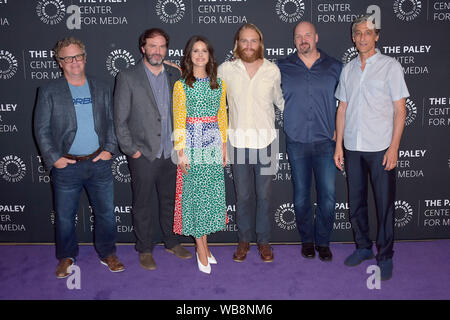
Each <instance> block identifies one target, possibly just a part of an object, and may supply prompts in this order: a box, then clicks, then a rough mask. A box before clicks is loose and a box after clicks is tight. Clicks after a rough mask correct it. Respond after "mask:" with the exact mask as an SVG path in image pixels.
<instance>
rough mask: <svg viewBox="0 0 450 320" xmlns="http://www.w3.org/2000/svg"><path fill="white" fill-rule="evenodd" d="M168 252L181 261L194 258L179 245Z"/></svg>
mask: <svg viewBox="0 0 450 320" xmlns="http://www.w3.org/2000/svg"><path fill="white" fill-rule="evenodd" d="M166 251H167V252H170V253H172V254H174V255H175V256H177V257H178V258H181V259H190V258H192V253H190V252H189V251H188V250H187V249H186V248H184V247H183V246H182V245H180V244H177V245H176V246H175V247H173V248H171V249H166Z"/></svg>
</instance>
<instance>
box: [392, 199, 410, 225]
mask: <svg viewBox="0 0 450 320" xmlns="http://www.w3.org/2000/svg"><path fill="white" fill-rule="evenodd" d="M412 218H413V209H412V207H411V205H410V204H409V203H408V202H406V201H403V200H397V201H395V226H396V227H397V228H403V227H404V226H406V225H407V224H408V223H410V222H411V220H412Z"/></svg>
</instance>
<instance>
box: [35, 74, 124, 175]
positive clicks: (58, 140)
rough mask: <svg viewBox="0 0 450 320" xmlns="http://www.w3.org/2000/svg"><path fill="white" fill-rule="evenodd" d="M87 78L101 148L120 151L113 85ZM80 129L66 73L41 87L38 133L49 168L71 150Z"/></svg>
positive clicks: (39, 142)
mask: <svg viewBox="0 0 450 320" xmlns="http://www.w3.org/2000/svg"><path fill="white" fill-rule="evenodd" d="M87 80H88V84H89V90H90V92H91V98H92V109H93V114H94V126H95V132H96V133H97V135H98V140H99V141H98V142H99V145H100V148H101V150H102V151H109V152H111V153H112V154H114V153H117V152H118V148H117V140H116V137H115V134H114V120H113V101H112V91H111V88H110V87H109V86H108V85H107V84H106V83H104V82H102V81H100V80H97V79H95V78H92V77H90V76H87ZM76 132H77V118H76V114H75V106H74V105H73V100H72V95H71V93H70V89H69V85H68V83H67V80H66V78H65V77H64V76H62V77H61V78H59V79H57V80H54V81H51V82H49V83H47V84H46V85H44V86H42V87H40V88H39V93H38V99H37V105H36V109H35V114H34V134H35V137H36V140H37V143H38V146H39V149H40V151H41V154H42V157H43V160H44V164H45V166H46V168H47V169H50V168H51V167H52V166H53V164H54V163H55V161H57V160H58V159H59V158H61V157H62V156H63V155H65V154H67V153H68V152H69V149H70V147H71V146H72V143H73V140H74V139H75V134H76Z"/></svg>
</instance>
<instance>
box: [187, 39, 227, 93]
mask: <svg viewBox="0 0 450 320" xmlns="http://www.w3.org/2000/svg"><path fill="white" fill-rule="evenodd" d="M198 41H201V42H203V43H204V44H205V45H206V47H207V48H208V53H209V59H208V63H207V64H206V73H207V74H208V77H209V85H210V87H211V89H218V88H219V83H218V82H217V61H216V58H215V57H214V49H213V47H212V45H211V43H210V42H209V40H208V39H207V38H205V37H203V36H193V37H191V38H190V39H189V40H188V42H187V44H186V48H185V49H184V57H183V59H182V60H181V77H182V78H183V79H184V82H186V84H187V85H188V86H189V87H191V88H193V87H194V82H195V81H196V80H195V77H194V64H193V63H192V59H191V55H192V49H193V47H194V44H195V43H196V42H198Z"/></svg>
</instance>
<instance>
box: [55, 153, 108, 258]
mask: <svg viewBox="0 0 450 320" xmlns="http://www.w3.org/2000/svg"><path fill="white" fill-rule="evenodd" d="M51 175H52V183H53V191H54V206H55V211H56V258H57V259H63V258H75V257H76V256H77V255H78V240H77V235H76V229H75V216H76V214H77V211H78V206H79V201H80V194H81V191H82V189H83V187H84V188H85V189H86V191H87V194H88V197H89V201H90V204H91V206H92V210H93V212H94V217H95V221H94V245H95V249H96V250H97V253H98V255H99V257H100V259H104V258H107V257H108V256H109V255H111V254H114V253H115V251H116V220H115V216H114V201H113V197H114V183H113V177H112V172H111V160H108V161H104V160H99V161H97V162H92V159H89V160H84V161H79V162H77V163H75V164H68V165H67V167H65V168H63V169H57V168H55V167H53V168H52V171H51Z"/></svg>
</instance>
